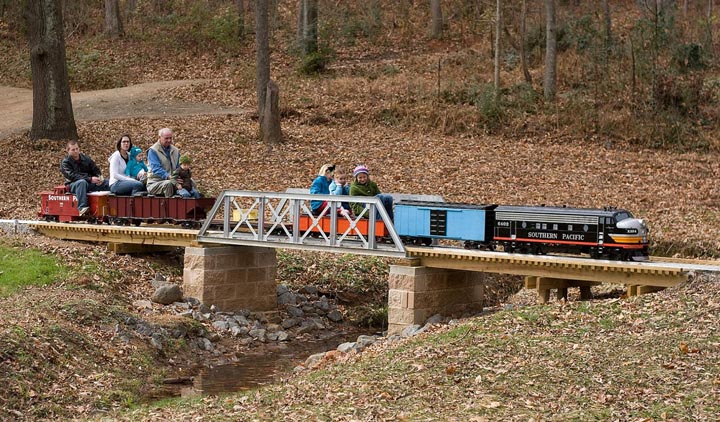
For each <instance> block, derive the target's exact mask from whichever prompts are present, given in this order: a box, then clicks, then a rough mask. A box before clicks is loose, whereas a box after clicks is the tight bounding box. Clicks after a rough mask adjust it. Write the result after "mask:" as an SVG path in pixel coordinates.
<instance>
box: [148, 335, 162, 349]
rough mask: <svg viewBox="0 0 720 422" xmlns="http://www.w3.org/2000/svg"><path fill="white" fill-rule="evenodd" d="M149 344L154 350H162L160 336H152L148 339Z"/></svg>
mask: <svg viewBox="0 0 720 422" xmlns="http://www.w3.org/2000/svg"><path fill="white" fill-rule="evenodd" d="M150 344H151V345H152V346H153V347H154V348H156V349H158V350H162V348H163V345H162V337H161V336H160V334H153V335H152V337H150Z"/></svg>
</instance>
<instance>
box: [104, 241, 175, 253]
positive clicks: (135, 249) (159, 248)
mask: <svg viewBox="0 0 720 422" xmlns="http://www.w3.org/2000/svg"><path fill="white" fill-rule="evenodd" d="M107 248H108V250H109V251H112V252H115V253H117V254H134V253H155V252H169V251H172V250H175V249H177V246H164V245H142V244H139V243H114V242H110V243H108V244H107Z"/></svg>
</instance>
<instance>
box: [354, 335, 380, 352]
mask: <svg viewBox="0 0 720 422" xmlns="http://www.w3.org/2000/svg"><path fill="white" fill-rule="evenodd" d="M377 339H378V338H377V336H358V338H357V341H356V342H355V343H356V345H357V346H358V347H360V348H361V349H364V348H366V347H368V346H370V345H371V344H375V342H376V341H377Z"/></svg>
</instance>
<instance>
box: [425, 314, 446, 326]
mask: <svg viewBox="0 0 720 422" xmlns="http://www.w3.org/2000/svg"><path fill="white" fill-rule="evenodd" d="M443 319H444V318H443V316H442V315H440V314H435V315H433V316H431V317H430V318H428V319H427V321H425V324H439V323H441V322H442V321H443Z"/></svg>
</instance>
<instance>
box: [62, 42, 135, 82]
mask: <svg viewBox="0 0 720 422" xmlns="http://www.w3.org/2000/svg"><path fill="white" fill-rule="evenodd" d="M67 66H68V78H69V80H70V85H71V86H72V87H73V89H77V90H93V89H110V88H117V87H122V86H125V85H127V81H126V76H125V70H124V69H123V68H121V67H120V66H118V65H116V64H113V63H111V62H109V61H107V60H105V56H104V55H103V53H102V52H101V51H99V50H96V49H92V48H91V49H82V48H81V49H77V50H72V51H71V50H68V53H67Z"/></svg>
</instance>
